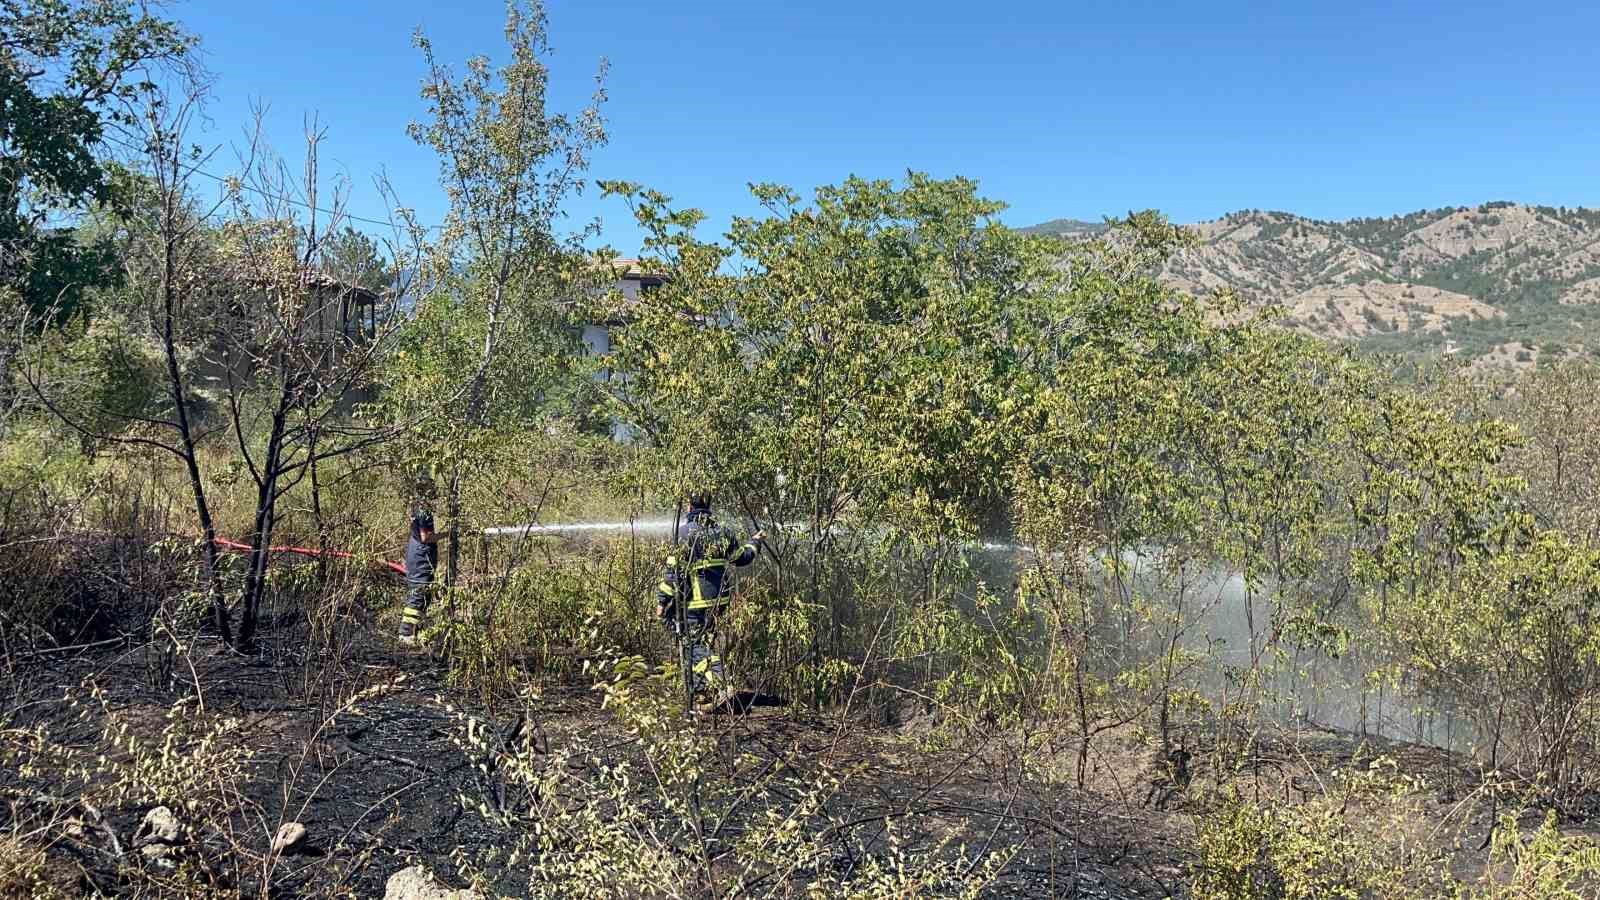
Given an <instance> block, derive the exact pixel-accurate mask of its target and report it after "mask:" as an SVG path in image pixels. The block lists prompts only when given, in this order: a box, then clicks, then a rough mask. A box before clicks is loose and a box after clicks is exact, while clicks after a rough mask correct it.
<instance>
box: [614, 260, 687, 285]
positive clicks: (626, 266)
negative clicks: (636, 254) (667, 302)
mask: <svg viewBox="0 0 1600 900" xmlns="http://www.w3.org/2000/svg"><path fill="white" fill-rule="evenodd" d="M611 269H612V271H614V272H616V273H617V277H618V278H622V279H625V280H628V281H650V282H655V283H657V284H659V283H661V282H665V281H671V280H672V276H670V275H667V274H666V273H664V272H652V271H649V269H648V268H646V266H645V264H644V262H642V261H641V260H637V259H633V258H631V257H626V256H619V257H617V258H616V259H613V260H611Z"/></svg>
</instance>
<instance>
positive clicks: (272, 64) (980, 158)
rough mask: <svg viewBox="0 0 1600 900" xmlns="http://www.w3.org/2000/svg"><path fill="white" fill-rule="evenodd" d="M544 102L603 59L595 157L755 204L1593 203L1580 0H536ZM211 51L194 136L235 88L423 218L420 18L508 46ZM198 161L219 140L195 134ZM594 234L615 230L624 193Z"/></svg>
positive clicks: (1181, 210)
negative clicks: (971, 197)
mask: <svg viewBox="0 0 1600 900" xmlns="http://www.w3.org/2000/svg"><path fill="white" fill-rule="evenodd" d="M548 9H549V16H550V30H551V43H552V45H553V50H554V55H553V56H552V58H551V63H552V66H553V69H554V75H553V77H554V80H555V84H554V98H553V99H554V102H555V103H556V104H558V105H560V106H562V107H565V108H568V109H575V108H576V107H577V106H578V105H579V104H580V103H581V102H582V100H583V98H584V97H585V96H587V94H588V92H589V91H590V89H591V87H592V81H591V77H592V75H593V73H594V70H595V67H596V64H597V62H598V61H599V59H600V58H601V57H606V58H608V59H609V60H610V62H611V74H610V77H609V79H608V82H607V87H608V90H609V92H610V96H611V100H610V102H609V103H608V104H607V105H606V115H607V118H608V119H609V122H610V131H611V143H610V145H609V146H608V147H606V148H604V149H603V150H602V151H601V152H600V153H599V154H598V155H597V156H596V158H595V161H594V166H593V169H592V172H591V174H592V175H593V176H594V177H597V178H623V179H629V180H633V181H640V182H644V183H646V184H648V185H651V186H653V187H657V188H659V189H661V190H663V191H665V192H667V193H669V194H671V195H673V196H674V197H675V198H676V199H677V200H678V201H679V202H680V203H682V204H685V205H693V206H697V207H700V208H702V209H704V210H706V211H707V212H708V213H709V214H710V215H711V217H712V218H711V222H710V225H711V226H712V229H713V230H720V228H721V226H722V224H724V223H725V222H726V220H727V217H728V216H730V215H732V214H735V213H740V212H747V211H750V210H751V208H752V206H751V204H750V202H749V200H748V193H747V190H746V183H747V182H750V181H777V182H782V183H786V184H789V185H792V186H794V187H797V188H799V189H801V190H802V191H808V190H809V189H810V188H812V187H814V186H815V185H818V184H826V183H832V182H836V181H838V180H840V179H842V178H844V177H846V176H848V175H851V174H858V175H862V176H869V177H894V176H898V175H900V174H902V173H903V172H904V171H905V170H906V169H907V168H914V169H918V170H923V171H927V172H931V173H933V174H935V175H940V176H949V175H956V174H961V175H967V176H970V177H973V178H976V179H978V180H979V182H980V184H981V188H982V190H983V192H984V193H985V194H986V195H987V196H990V197H994V198H996V199H999V200H1003V201H1005V202H1007V203H1008V204H1010V206H1011V209H1010V210H1009V211H1008V212H1007V213H1006V215H1005V217H1004V218H1005V220H1006V221H1007V222H1010V223H1013V224H1019V225H1021V224H1031V223H1034V222H1038V221H1042V220H1045V219H1051V218H1057V217H1075V218H1083V219H1091V220H1097V219H1099V218H1100V217H1101V216H1102V215H1106V214H1117V213H1121V212H1126V211H1127V210H1130V209H1143V208H1148V207H1155V208H1158V209H1161V210H1163V211H1165V212H1167V213H1168V214H1169V215H1171V216H1172V217H1173V218H1174V219H1175V220H1178V221H1185V222H1188V221H1197V220H1200V219H1207V218H1214V217H1216V216H1219V215H1221V214H1223V213H1226V212H1229V211H1231V210H1235V209H1240V208H1249V207H1257V208H1264V209H1284V210H1289V211H1293V212H1297V213H1301V214H1305V215H1309V216H1314V217H1318V218H1347V217H1351V216H1360V215H1386V214H1389V213H1393V212H1405V211H1410V210H1413V209H1418V208H1424V207H1429V208H1431V207H1437V206H1444V205H1459V204H1469V203H1477V202H1481V201H1485V200H1492V199H1509V200H1517V201H1524V202H1532V203H1546V204H1551V205H1558V206H1559V205H1567V206H1577V205H1588V206H1600V52H1596V49H1595V48H1596V44H1595V40H1594V36H1595V35H1597V34H1600V7H1595V6H1594V5H1592V4H1581V3H1574V2H1570V0H1569V2H1565V3H1549V2H1526V3H1481V2H1473V0H1465V2H1411V3H1399V4H1394V3H1369V2H1364V0H1360V2H1346V3H1337V4H1335V3H1319V4H1310V3H1223V2H1207V3H1185V4H1153V3H1141V2H1131V0H1124V2H1112V3H1074V2H1068V0H1012V2H990V3H973V2H950V0H922V2H915V3H913V2H905V0H853V2H837V0H813V2H808V3H773V2H761V0H748V2H731V0H697V2H685V3H663V2H659V0H550V2H549V6H548ZM170 11H171V13H172V14H173V15H175V16H176V17H178V18H179V19H181V20H182V21H184V22H185V23H186V24H187V25H188V26H189V27H190V28H191V29H192V30H194V31H196V32H198V33H199V34H200V35H201V36H202V38H203V40H204V44H205V47H206V48H207V53H208V59H209V64H210V67H211V68H212V70H213V71H214V72H215V73H216V75H217V76H218V78H219V82H218V86H217V91H218V99H217V101H216V102H215V103H214V104H213V106H212V109H211V114H212V117H213V120H214V121H215V131H214V132H213V135H212V137H213V139H214V140H232V139H236V136H237V135H238V134H239V131H238V129H239V127H240V126H242V124H243V123H244V122H245V121H246V120H247V119H248V114H249V106H250V103H251V101H253V100H263V101H265V102H267V103H269V104H270V106H271V117H270V119H269V123H268V126H269V134H270V136H271V138H272V139H273V140H274V142H275V143H276V144H278V145H279V146H280V147H283V148H285V149H293V147H294V142H295V141H297V140H298V135H299V134H300V129H301V121H302V117H303V116H304V115H305V114H306V113H309V112H317V113H320V115H321V118H322V121H323V123H324V124H325V125H327V126H328V129H329V135H328V140H327V143H326V144H325V150H324V156H325V160H327V161H330V162H333V163H335V164H336V165H337V166H338V167H339V168H340V169H341V170H343V171H344V172H346V173H348V175H349V176H350V177H351V178H352V180H353V181H354V182H355V187H356V191H355V194H354V197H353V202H352V211H354V212H358V213H363V212H375V211H378V210H381V208H382V204H381V203H380V201H379V199H378V197H377V195H376V194H375V193H374V192H373V191H372V190H371V189H370V187H369V184H370V180H371V177H372V175H373V173H375V172H377V171H379V170H380V169H381V170H384V171H386V172H387V173H388V175H389V177H390V179H391V180H392V181H393V182H394V184H395V185H396V186H397V187H398V188H399V189H400V191H401V193H402V196H403V197H404V199H405V200H406V202H407V203H408V204H409V205H411V206H413V207H415V208H416V209H417V210H418V211H419V214H420V215H421V217H422V218H423V219H424V220H426V221H430V222H433V221H437V220H438V219H439V218H440V216H441V215H442V211H443V206H442V204H443V197H442V194H441V192H440V191H439V189H438V187H437V168H436V166H435V163H434V161H433V159H432V157H431V155H430V154H429V153H428V152H427V151H425V150H423V149H422V148H421V147H418V146H416V145H415V144H413V143H412V142H411V141H410V140H409V139H408V138H407V137H406V134H405V127H406V123H407V122H408V121H410V120H412V119H413V118H416V117H417V116H419V115H420V114H421V112H422V106H421V103H420V101H419V100H418V97H417V86H418V81H419V78H420V76H421V73H422V65H421V61H420V58H419V56H418V54H417V53H416V51H415V50H413V49H412V48H411V45H410V37H411V33H412V31H413V30H414V29H415V28H417V27H418V26H421V27H422V28H424V29H425V30H426V31H427V32H428V33H429V35H430V37H431V38H432V39H433V40H434V43H435V47H436V48H437V50H438V52H439V54H440V55H441V57H442V58H444V59H447V60H451V61H456V62H459V61H461V60H464V59H465V58H466V57H467V56H469V55H471V54H475V53H487V54H489V55H490V56H491V57H496V56H500V57H503V47H504V43H503V37H502V24H503V21H504V5H503V4H502V3H500V2H495V0H455V2H428V3H424V2H418V0H386V2H373V0H341V2H328V3H268V2H256V3H249V4H245V3H238V2H235V0H226V2H224V0H189V2H180V3H177V4H175V5H174V6H172V7H171V10H170ZM219 165H220V164H219ZM572 214H573V216H574V218H575V219H579V220H582V219H588V218H591V217H595V216H599V217H600V218H601V219H602V220H603V222H604V224H605V227H606V238H607V241H608V242H609V243H611V244H612V245H613V246H615V247H617V248H618V249H619V250H622V251H624V252H633V251H634V250H636V249H637V245H638V243H637V242H638V236H637V233H636V232H635V231H634V230H633V229H632V227H631V223H630V222H629V220H628V216H627V212H626V210H625V209H624V208H623V207H622V206H621V204H619V203H615V202H612V201H602V200H600V199H599V198H598V196H597V195H596V193H595V192H594V191H592V190H591V191H590V192H589V193H588V194H587V195H586V196H584V197H583V198H580V199H579V200H577V201H575V202H574V203H573V204H572Z"/></svg>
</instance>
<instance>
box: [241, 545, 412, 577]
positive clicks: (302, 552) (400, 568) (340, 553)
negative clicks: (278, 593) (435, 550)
mask: <svg viewBox="0 0 1600 900" xmlns="http://www.w3.org/2000/svg"><path fill="white" fill-rule="evenodd" d="M215 540H216V544H217V546H218V547H221V548H222V549H223V550H227V551H230V552H233V553H249V552H250V550H251V547H250V545H249V544H241V543H239V542H238V541H230V540H228V539H227V538H220V537H219V538H216V539H215ZM267 552H268V553H271V554H274V555H278V554H283V553H293V554H295V555H296V556H309V557H312V558H316V557H320V556H329V557H332V558H334V559H357V558H358V557H357V556H356V555H355V554H354V553H350V552H349V551H346V550H329V551H327V553H323V551H321V550H318V549H317V548H315V547H268V548H267ZM373 565H375V566H378V567H380V568H383V569H387V570H389V571H391V572H396V573H398V574H401V575H404V574H406V567H405V566H404V565H402V564H400V563H397V562H392V561H390V560H386V559H382V560H373Z"/></svg>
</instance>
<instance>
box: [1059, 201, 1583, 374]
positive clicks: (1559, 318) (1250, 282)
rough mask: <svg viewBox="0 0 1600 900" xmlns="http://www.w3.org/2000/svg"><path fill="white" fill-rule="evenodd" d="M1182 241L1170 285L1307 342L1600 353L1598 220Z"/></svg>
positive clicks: (1244, 224)
mask: <svg viewBox="0 0 1600 900" xmlns="http://www.w3.org/2000/svg"><path fill="white" fill-rule="evenodd" d="M1061 222H1066V223H1069V225H1071V226H1073V227H1071V228H1068V227H1058V223H1061ZM1083 224H1086V223H1076V222H1073V221H1072V220H1057V222H1047V223H1043V224H1041V225H1037V226H1034V228H1032V229H1028V230H1030V231H1035V232H1047V233H1065V234H1086V233H1088V232H1087V231H1078V230H1077V229H1076V226H1079V225H1083ZM1190 227H1191V228H1192V229H1193V231H1194V232H1195V234H1196V236H1197V237H1198V239H1199V245H1198V246H1197V247H1195V248H1194V249H1192V250H1187V251H1185V252H1183V253H1182V254H1180V255H1179V256H1178V257H1176V258H1175V259H1173V260H1172V261H1171V262H1170V263H1169V265H1168V266H1167V269H1166V272H1165V276H1166V278H1167V279H1168V280H1169V281H1171V282H1172V283H1173V284H1174V285H1176V286H1179V287H1182V288H1184V289H1186V290H1190V291H1193V292H1196V293H1209V292H1211V291H1214V290H1216V289H1219V288H1232V289H1233V290H1234V291H1236V292H1237V293H1238V294H1239V295H1240V297H1241V298H1243V299H1244V300H1245V301H1246V302H1247V303H1250V304H1252V305H1256V306H1264V305H1266V304H1271V303H1276V304H1278V305H1280V306H1281V307H1282V308H1283V311H1284V314H1285V318H1284V324H1285V325H1286V326H1288V327H1290V328H1294V329H1297V330H1300V331H1304V332H1307V333H1309V334H1314V335H1318V336H1320V337H1324V338H1328V339H1333V340H1341V341H1353V342H1356V343H1357V344H1358V345H1359V346H1361V347H1362V348H1363V349H1366V350H1370V351H1377V352H1394V353H1403V354H1427V353H1438V352H1452V353H1455V352H1459V353H1460V354H1461V355H1463V356H1464V357H1466V358H1469V359H1472V360H1474V361H1475V362H1476V363H1477V364H1479V365H1492V364H1499V363H1504V364H1507V365H1512V366H1530V365H1534V364H1536V363H1538V362H1540V361H1545V360H1552V359H1556V358H1561V357H1565V356H1569V355H1574V354H1583V355H1590V354H1594V353H1597V352H1600V210H1595V209H1568V208H1565V207H1563V208H1560V209H1557V208H1553V207H1548V206H1524V205H1520V204H1516V203H1508V202H1496V203H1485V204H1483V205H1481V206H1473V207H1451V208H1446V209H1436V210H1428V211H1422V212H1414V213H1409V214H1406V215H1397V216H1390V217H1388V218H1378V219H1353V220H1350V221H1345V222H1324V221H1318V220H1315V219H1307V218H1303V217H1301V216H1296V215H1293V214H1291V213H1285V212H1262V211H1260V210H1244V211H1241V212H1236V213H1232V214H1230V215H1227V216H1224V217H1223V218H1221V219H1217V220H1215V221H1210V222H1200V223H1198V224H1195V225H1193V226H1190Z"/></svg>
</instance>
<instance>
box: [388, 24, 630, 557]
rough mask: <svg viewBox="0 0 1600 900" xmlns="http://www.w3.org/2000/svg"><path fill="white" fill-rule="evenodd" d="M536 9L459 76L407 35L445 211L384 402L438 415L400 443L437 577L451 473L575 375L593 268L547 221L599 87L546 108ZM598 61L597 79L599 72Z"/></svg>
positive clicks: (594, 114) (551, 406) (451, 545)
mask: <svg viewBox="0 0 1600 900" xmlns="http://www.w3.org/2000/svg"><path fill="white" fill-rule="evenodd" d="M546 26H547V22H546V18H545V13H544V9H543V7H542V5H540V4H539V3H528V4H521V3H511V4H508V6H507V13H506V28H505V36H506V42H507V46H508V49H509V50H510V57H511V58H510V60H509V61H507V62H506V63H505V64H503V65H501V66H499V67H496V66H494V65H493V64H491V62H490V61H489V59H487V58H486V57H481V56H480V57H474V58H472V59H471V60H469V61H468V62H467V67H466V73H465V74H464V75H463V76H460V77H457V76H456V75H454V74H453V73H452V72H451V71H450V70H449V69H448V68H447V67H446V66H445V65H444V64H443V63H442V62H440V61H439V60H438V59H437V58H436V57H435V55H434V51H433V45H432V43H431V42H430V41H429V40H428V38H427V37H426V35H424V34H423V33H422V32H420V31H419V32H418V33H417V36H416V44H417V46H418V48H419V49H420V50H421V51H422V54H423V59H424V60H425V62H426V64H427V75H426V77H425V78H424V80H423V88H422V96H423V99H424V101H425V102H426V103H427V104H428V110H429V118H428V120H427V121H425V122H422V123H414V124H413V125H412V126H411V129H410V131H411V135H412V137H413V138H414V139H416V140H417V141H418V142H419V143H421V144H423V145H424V146H427V147H429V148H431V149H432V150H434V152H435V153H437V154H438V157H439V165H440V181H441V184H442V185H443V187H444V189H445V192H446V194H447V195H448V197H449V198H450V212H449V215H448V216H447V217H446V221H445V224H444V227H443V230H442V232H441V234H440V236H439V239H438V242H437V244H436V246H435V248H434V253H433V254H432V255H431V257H430V259H429V260H428V261H427V263H426V265H425V266H424V271H423V274H422V276H421V277H422V278H423V279H424V280H426V281H427V282H428V283H429V284H430V285H431V286H432V290H430V291H429V292H428V297H427V298H426V299H424V300H423V302H421V303H420V304H419V307H418V309H417V313H416V315H417V319H418V327H417V328H416V329H415V330H414V338H413V340H412V341H411V342H410V343H409V344H407V345H405V346H403V347H402V348H401V352H400V353H399V354H398V355H397V356H396V358H395V365H394V366H393V368H392V370H391V371H390V373H389V377H388V378H387V384H388V386H389V390H388V392H387V393H386V398H385V402H386V403H388V404H390V407H391V410H392V414H395V415H399V416H401V417H405V416H414V415H417V414H419V413H420V412H421V411H424V410H429V411H433V412H436V413H442V414H443V415H440V416H439V417H438V418H435V419H431V420H430V421H429V423H428V425H427V427H426V428H423V429H418V431H417V433H416V434H415V439H414V440H413V441H412V442H411V443H410V444H409V445H408V446H407V448H406V450H405V456H406V458H407V459H408V461H409V465H410V466H412V467H415V468H418V469H426V470H430V471H433V472H437V473H440V474H441V475H443V476H444V477H443V479H442V480H445V481H446V482H447V484H448V488H447V494H446V497H445V503H446V506H447V508H446V511H445V512H446V517H447V519H448V525H447V528H448V532H447V536H448V541H447V544H448V550H447V555H446V583H447V584H448V583H453V582H454V580H455V576H456V572H457V569H458V566H459V558H460V554H461V548H460V529H461V524H462V518H463V513H464V509H463V502H462V485H463V479H464V478H465V477H466V476H468V475H469V474H473V473H474V472H476V471H477V470H478V469H477V468H476V467H478V466H479V465H480V464H481V463H482V462H484V461H486V460H488V459H490V458H492V456H493V449H494V447H495V445H496V444H497V443H500V442H503V441H504V440H505V439H506V431H507V429H513V428H514V429H515V430H521V431H526V430H528V429H529V428H530V427H534V426H536V424H537V422H538V420H539V419H540V418H541V417H545V418H548V416H549V415H550V413H551V412H552V411H553V410H557V409H560V408H561V403H560V402H559V401H560V398H562V397H563V396H570V394H571V389H572V385H573V384H575V383H577V382H581V380H582V379H581V378H577V379H574V378H572V377H569V376H571V375H572V374H573V364H574V361H575V360H576V358H577V357H578V355H579V354H578V348H579V344H578V342H577V332H576V330H575V325H576V323H575V322H574V320H573V319H572V316H571V313H572V310H573V308H574V307H575V304H576V303H577V301H578V299H579V297H580V295H581V294H582V292H583V291H584V290H585V288H584V285H585V284H586V279H588V278H592V277H593V273H591V272H590V271H589V270H588V269H587V267H586V266H585V257H584V255H583V254H582V253H581V238H582V237H583V235H582V234H578V235H573V236H570V237H563V236H562V235H561V234H560V232H559V225H560V223H561V220H562V217H563V215H564V213H563V204H564V203H565V202H566V200H567V199H568V198H569V197H570V196H572V195H573V194H574V193H575V192H577V191H578V190H580V189H581V187H582V180H581V179H582V175H583V173H584V170H585V169H586V168H587V165H588V160H589V154H590V152H591V151H592V150H593V149H594V148H595V147H596V146H599V145H601V144H603V143H604V142H605V138H606V134H605V128H604V122H603V120H602V118H601V116H600V104H601V103H602V102H603V101H604V99H605V93H604V90H603V88H602V87H599V86H597V88H596V91H595V94H594V97H593V101H592V102H591V103H590V104H589V105H588V106H586V107H584V108H583V109H582V110H580V111H579V112H577V113H576V114H574V115H567V114H562V113H556V112H553V111H551V110H550V109H549V108H548V107H547V106H546V92H547V86H548V83H549V68H548V66H547V64H546V62H545V55H546V53H547V50H548V47H547V32H546ZM603 76H604V65H603V64H602V66H601V71H600V74H599V75H597V78H596V80H597V85H598V84H600V83H602V82H603Z"/></svg>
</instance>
